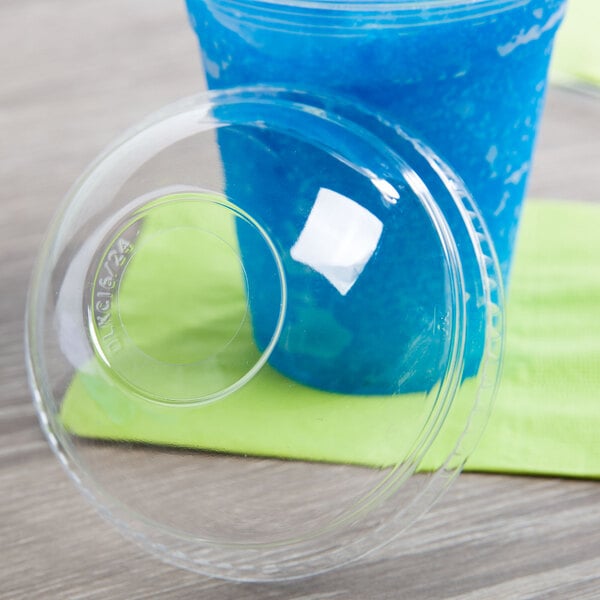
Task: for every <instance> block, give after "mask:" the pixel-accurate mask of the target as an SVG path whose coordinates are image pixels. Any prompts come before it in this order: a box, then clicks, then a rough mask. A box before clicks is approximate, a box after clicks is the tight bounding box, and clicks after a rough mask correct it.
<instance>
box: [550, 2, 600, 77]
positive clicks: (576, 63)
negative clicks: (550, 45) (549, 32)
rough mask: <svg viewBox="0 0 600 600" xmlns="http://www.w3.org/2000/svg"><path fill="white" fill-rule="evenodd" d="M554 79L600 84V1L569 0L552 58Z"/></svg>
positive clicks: (552, 75)
mask: <svg viewBox="0 0 600 600" xmlns="http://www.w3.org/2000/svg"><path fill="white" fill-rule="evenodd" d="M551 80H552V81H554V82H557V83H565V84H573V83H578V82H579V83H583V84H587V85H596V86H597V85H600V2H598V0H568V3H567V12H566V17H565V20H564V22H563V24H562V25H561V27H560V29H559V32H558V35H557V37H556V43H555V46H554V54H553V58H552V69H551Z"/></svg>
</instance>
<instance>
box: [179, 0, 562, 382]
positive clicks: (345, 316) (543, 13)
mask: <svg viewBox="0 0 600 600" xmlns="http://www.w3.org/2000/svg"><path fill="white" fill-rule="evenodd" d="M188 8H189V14H190V17H191V21H192V24H193V26H194V28H195V30H196V32H197V34H198V38H199V40H200V46H201V50H202V56H203V61H204V69H205V73H206V78H207V81H208V85H209V87H210V88H231V87H236V86H241V85H254V84H271V85H277V86H282V87H283V88H286V89H291V90H296V91H298V90H313V91H314V90H316V93H319V94H323V95H325V96H327V95H330V96H333V97H335V98H338V99H339V98H341V99H344V100H345V101H346V102H348V103H350V104H352V103H356V104H360V105H363V106H365V107H367V109H368V110H369V111H371V113H372V114H374V115H375V116H376V117H377V118H379V119H380V120H382V121H386V122H388V123H390V124H391V125H392V126H396V127H398V128H399V129H400V130H402V131H407V132H408V133H409V135H410V136H412V137H414V139H416V140H418V143H419V144H422V145H424V146H428V147H430V148H432V149H433V151H434V152H435V154H437V156H439V157H442V159H443V160H444V161H445V162H446V163H447V164H448V165H449V166H450V168H451V169H452V171H453V174H452V175H451V178H456V179H460V180H462V182H464V185H465V187H466V189H467V190H469V191H470V194H471V195H472V197H473V198H474V201H475V204H476V205H477V207H478V209H479V210H480V211H481V214H482V216H483V220H484V223H485V226H486V227H487V229H488V231H489V232H490V235H491V238H492V241H493V245H494V247H495V252H496V254H497V256H498V259H499V262H500V265H501V271H502V274H503V278H504V281H505V282H506V281H507V280H508V277H509V271H510V264H511V257H512V252H513V248H514V245H515V238H516V234H517V230H518V223H519V215H520V213H521V207H522V203H523V199H524V195H525V192H526V187H527V179H528V174H529V172H530V169H531V161H532V152H533V148H534V143H535V138H536V132H537V128H538V123H539V120H540V116H541V113H542V109H543V104H544V92H545V89H546V80H547V71H548V63H549V59H550V55H551V50H552V44H553V39H554V34H555V32H556V30H557V28H558V25H559V23H560V22H561V19H562V17H563V13H564V10H565V2H564V0H478V1H475V2H473V1H468V2H466V1H464V0H447V1H446V0H437V1H432V0H428V1H422V0H405V1H396V2H382V3H378V2H375V3H369V2H345V3H338V2H327V1H316V2H314V1H312V2H309V1H299V2H285V1H269V0H267V1H252V0H241V1H240V0H235V1H230V0H207V1H205V0H188ZM325 107H327V103H326V102H325ZM325 110H327V108H325ZM359 124H361V125H364V126H365V127H367V128H369V127H372V125H371V124H369V123H366V122H364V120H363V121H360V118H359ZM385 141H386V143H388V144H389V146H390V147H391V148H397V147H398V142H397V141H396V140H395V139H394V136H393V133H392V135H388V137H387V138H386V139H385ZM219 143H220V149H221V156H222V160H223V166H224V171H225V175H226V182H227V190H228V196H230V197H231V198H232V199H233V201H234V202H235V203H236V204H238V205H240V206H242V207H243V208H244V209H246V210H248V211H249V212H250V213H251V214H254V215H255V216H256V217H257V218H259V220H263V221H265V226H266V227H267V228H268V229H269V230H270V231H271V232H272V236H273V238H274V239H281V238H285V237H286V232H288V231H289V230H294V231H297V230H298V228H299V226H300V224H299V223H298V218H299V217H298V215H297V211H296V210H295V207H299V206H310V205H312V203H314V202H315V199H316V198H317V197H318V194H319V183H318V182H319V181H320V177H321V173H322V172H323V169H324V168H326V167H325V165H324V164H323V161H322V157H321V156H319V155H318V153H315V154H314V155H310V154H307V153H302V154H299V153H298V152H297V151H296V150H297V149H296V141H295V140H294V139H291V138H285V137H283V136H279V137H277V136H274V135H273V133H272V132H271V131H265V132H264V133H260V132H259V133H258V134H256V133H255V134H253V135H252V136H248V137H244V136H240V135H237V136H235V135H231V132H229V131H227V132H224V133H223V134H221V135H220V136H219ZM323 143H324V144H326V143H327V140H324V141H323ZM327 168H331V170H332V171H333V172H334V173H335V172H336V169H337V177H336V175H335V174H334V175H333V176H332V177H331V178H330V179H331V182H332V183H331V187H332V189H333V190H334V191H336V192H339V193H341V195H343V196H349V197H352V195H353V190H352V185H353V184H352V183H350V182H349V180H348V178H347V174H346V173H344V170H343V168H341V167H339V166H338V167H336V166H332V165H328V166H327ZM424 183H425V185H429V184H430V181H428V180H425V181H424ZM461 185H462V184H461ZM401 201H402V199H401V198H400V202H401ZM338 209H339V211H340V213H339V214H340V215H341V214H342V213H343V212H344V209H343V207H342V206H341V205H340V206H339V207H338ZM332 210H333V209H332ZM300 212H301V211H300ZM339 226H340V227H341V228H344V227H347V226H348V225H347V224H346V225H344V224H343V223H342V222H341V220H340V223H339ZM422 227H423V226H422V225H419V224H418V223H414V224H413V226H412V227H411V229H410V231H404V232H401V233H400V232H399V233H398V234H397V235H398V239H397V248H398V252H397V256H396V257H395V258H394V260H395V261H396V264H395V266H394V268H390V269H388V270H385V271H384V270H381V271H380V276H381V277H385V281H384V280H379V281H373V282H372V287H373V289H376V290H377V292H376V293H374V294H372V295H371V296H368V297H365V298H363V299H361V300H357V301H356V302H353V303H350V302H348V301H346V302H345V303H344V304H343V305H340V304H341V303H340V302H339V299H340V298H339V297H340V294H346V293H347V294H351V293H352V290H345V291H343V292H342V291H340V289H338V288H337V287H336V284H335V282H333V285H323V281H324V279H323V277H325V279H327V277H328V275H327V273H326V274H325V275H323V272H322V269H321V272H319V267H318V266H317V263H318V262H319V260H318V258H315V259H314V260H312V262H311V260H310V259H308V260H304V263H303V264H305V265H306V264H308V267H309V269H308V271H310V272H307V271H306V270H305V271H303V272H301V273H298V269H296V268H294V265H297V263H298V262H300V263H302V261H303V257H302V256H298V255H299V254H301V252H298V248H299V246H295V245H294V244H295V241H294V240H289V242H290V243H288V246H289V247H292V248H295V250H296V256H294V253H293V252H292V253H287V254H284V256H283V259H284V262H287V263H288V264H289V265H290V268H289V271H290V273H292V275H291V276H290V278H289V281H288V291H289V297H290V300H291V301H290V304H289V306H290V313H289V315H288V324H290V327H288V329H287V334H286V335H284V339H286V340H287V342H288V343H287V344H286V345H280V346H279V348H277V349H276V350H275V352H274V353H273V356H272V357H271V363H272V364H273V365H274V366H275V367H276V368H278V369H279V370H280V371H282V372H283V373H285V374H286V375H288V376H290V377H292V378H295V379H297V380H299V381H301V382H304V383H307V384H309V385H312V386H315V387H318V388H322V389H328V390H333V391H341V392H344V393H395V392H396V391H397V389H398V384H397V371H398V369H397V368H396V367H394V368H392V369H391V370H389V369H387V368H386V366H385V365H386V364H389V357H390V356H394V355H396V356H397V355H398V354H399V353H402V352H403V351H402V348H405V349H406V348H411V349H412V350H413V352H412V355H413V356H414V354H415V349H416V353H417V354H419V355H420V356H422V357H423V359H424V360H423V363H428V364H429V365H431V366H430V368H428V369H423V368H420V369H414V368H413V366H412V363H411V361H410V360H407V361H406V363H405V369H404V370H405V372H406V373H408V375H407V376H406V378H405V381H404V382H403V384H402V390H403V391H413V390H420V389H428V388H430V387H431V386H432V385H433V384H434V382H435V381H437V380H438V379H439V369H438V368H437V367H436V364H437V363H438V362H439V360H438V356H437V349H436V347H435V344H431V343H430V341H427V340H425V339H424V337H426V331H427V328H428V327H429V326H431V327H434V326H435V325H434V323H433V322H432V320H431V318H430V316H427V315H423V318H422V319H412V320H410V321H408V320H405V322H404V324H403V325H402V326H400V323H399V322H397V323H396V322H394V323H392V322H390V319H392V321H393V320H394V317H391V316H390V314H389V311H387V310H386V307H388V306H389V305H390V294H392V293H393V295H394V296H404V297H406V298H414V297H415V296H418V295H419V294H424V295H427V294H431V295H433V294H435V292H432V290H431V286H434V285H435V284H434V282H433V278H434V276H435V273H434V268H433V267H431V269H428V268H427V266H426V265H425V266H424V265H423V264H422V261H418V263H417V261H414V260H413V256H414V254H415V253H421V254H422V253H423V251H424V249H423V247H422V242H423V240H424V239H425V237H426V236H425V235H424V231H423V229H422ZM330 233H331V235H332V236H334V237H335V235H337V234H336V233H335V232H333V231H332V232H330ZM302 241H303V240H300V250H301V249H302V247H303V244H302ZM240 243H241V247H242V253H243V254H244V255H251V254H252V252H253V249H252V247H250V246H246V245H245V244H244V241H243V239H242V240H240ZM304 258H306V257H304ZM390 260H391V259H390ZM416 264H418V270H416V267H415V265H416ZM473 268H475V267H473ZM311 269H312V270H311ZM407 273H410V276H408V277H407V276H406V274H407ZM296 274H297V276H296ZM464 276H465V278H467V279H472V278H475V277H476V273H475V272H474V271H470V270H468V269H467V270H466V271H465V273H464ZM329 283H332V282H331V278H329ZM383 290H393V292H390V294H388V293H387V292H385V291H383ZM350 304H352V307H351V309H348V308H347V307H348V306H349V305H350ZM317 305H318V306H320V307H323V306H327V307H329V309H328V311H327V313H323V312H322V311H320V312H317V311H311V307H312V306H317ZM292 307H296V308H297V310H295V309H294V308H292ZM469 310H470V311H471V312H476V311H477V299H476V298H472V299H471V301H470V306H469ZM251 311H252V315H253V322H254V327H255V333H256V337H257V341H258V343H259V345H262V346H264V345H266V343H267V341H268V331H270V324H269V320H268V318H267V315H265V314H263V313H264V311H262V310H261V307H260V305H259V304H254V305H253V306H251ZM395 318H396V319H397V320H398V321H400V320H401V319H402V318H403V316H402V315H399V314H397V315H396V317H395ZM476 321H477V319H476V317H474V318H473V319H472V322H476ZM263 322H264V323H265V325H264V326H263ZM388 325H389V326H388ZM263 329H264V330H265V333H264V334H262V333H261V332H262V330H263ZM399 329H400V330H402V331H403V332H404V333H403V335H402V336H400V337H399V336H398V335H397V331H398V330H399ZM475 329H477V326H475ZM392 331H393V332H394V333H393V334H391V333H390V332H392ZM470 344H471V346H472V348H471V350H470V351H469V353H468V357H467V368H466V374H467V375H469V374H473V373H474V372H476V371H477V369H478V367H479V362H480V357H481V343H479V342H478V335H477V332H476V331H475V332H473V335H472V337H471V340H470ZM324 358H326V360H324Z"/></svg>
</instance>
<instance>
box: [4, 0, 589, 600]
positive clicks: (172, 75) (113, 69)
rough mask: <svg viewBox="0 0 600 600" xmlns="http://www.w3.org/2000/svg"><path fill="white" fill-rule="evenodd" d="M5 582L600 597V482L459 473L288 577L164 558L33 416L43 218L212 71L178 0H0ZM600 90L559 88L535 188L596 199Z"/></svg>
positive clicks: (238, 595)
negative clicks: (31, 284) (319, 565)
mask: <svg viewBox="0 0 600 600" xmlns="http://www.w3.org/2000/svg"><path fill="white" fill-rule="evenodd" d="M0 74H1V79H0V81H1V83H0V203H1V204H0V290H1V293H0V340H1V344H0V492H1V496H0V498H1V500H2V501H1V503H0V598H10V599H18V598H28V599H29V598H48V599H52V598H60V599H64V598H82V599H83V598H86V599H102V598H127V599H138V598H139V599H141V598H158V597H165V598H181V599H187V598H190V599H191V598H203V599H206V600H210V599H213V598H214V599H217V598H218V599H220V600H228V599H231V600H234V599H235V600H246V599H248V600H251V599H254V600H259V599H261V600H262V599H271V598H278V599H279V598H283V599H290V600H291V599H293V600H325V599H338V598H340V599H365V598H369V599H379V598H390V599H402V598H407V599H411V600H412V599H419V598H427V599H433V598H455V599H458V598H462V599H478V600H479V599H487V598H549V599H555V598H556V599H559V598H560V599H563V598H578V599H586V598H590V599H591V598H599V597H600V484H598V483H596V482H590V481H569V480H560V479H542V478H525V477H521V478H520V477H503V476H496V475H494V476H492V475H475V474H469V475H463V476H461V478H460V479H459V481H458V482H457V483H456V484H455V485H454V487H453V488H452V489H451V490H450V492H449V493H448V494H447V495H446V496H445V497H444V498H443V500H441V501H440V502H439V503H438V504H437V505H436V506H435V507H434V509H433V510H432V511H430V512H429V513H428V514H427V515H426V516H425V517H423V518H422V519H421V520H420V521H419V523H417V524H416V525H415V526H414V527H412V528H411V529H410V531H409V532H408V533H407V534H406V535H405V536H403V537H402V538H400V539H398V540H397V541H396V542H395V543H393V544H391V545H389V546H388V547H386V548H385V549H383V550H381V551H379V552H378V553H376V554H373V555H371V556H369V557H368V558H367V559H365V560H363V561H361V562H360V563H358V564H356V565H353V566H351V567H347V568H343V569H340V570H337V571H334V572H331V573H328V574H325V575H321V576H319V577H315V578H311V579H306V580H301V581H296V582H293V583H289V584H271V585H253V584H233V583H228V582H223V581H218V580H213V579H208V578H206V577H202V576H199V575H197V574H194V573H189V572H186V571H182V570H178V569H175V568H173V567H171V566H169V565H166V564H163V563H160V562H158V561H157V560H156V559H154V558H152V557H150V556H148V555H147V554H146V553H145V552H144V551H142V550H140V549H138V548H137V547H136V546H134V545H133V544H132V543H130V542H128V541H125V540H124V539H123V538H121V536H120V535H119V534H118V533H117V532H116V531H115V530H114V529H113V528H112V527H111V526H109V525H108V524H106V523H105V522H104V521H103V520H101V519H100V518H99V517H98V515H97V514H96V513H95V512H94V511H93V510H92V509H91V508H90V507H89V506H88V505H87V504H86V502H85V501H84V499H83V498H82V497H80V495H79V494H78V493H77V491H76V489H75V488H74V486H73V485H72V484H71V483H70V481H69V480H68V479H67V477H66V476H65V474H64V473H63V472H62V470H61V467H60V466H59V464H58V462H57V461H56V459H55V458H54V456H53V455H52V454H51V452H50V450H49V449H48V446H47V444H46V442H45V440H44V439H43V437H42V434H41V432H40V430H39V427H38V424H37V419H36V416H35V413H34V410H33V408H32V405H31V401H30V396H29V391H28V389H27V384H26V376H25V368H24V359H23V342H22V339H23V334H22V330H23V311H24V303H25V296H26V288H27V282H28V278H29V273H30V271H31V267H32V264H33V260H34V257H35V255H36V252H37V248H38V247H39V244H40V241H41V236H42V234H43V232H44V230H45V229H46V228H47V226H48V222H49V220H50V218H51V215H52V214H53V212H54V211H55V210H56V207H57V206H58V204H59V202H60V200H61V198H62V197H63V196H64V195H65V194H66V192H67V190H68V188H69V186H70V185H71V183H72V182H73V181H74V180H75V178H76V177H77V176H78V175H79V173H80V172H81V171H82V170H83V169H84V167H85V166H86V164H87V163H88V162H89V161H90V160H91V159H92V158H93V157H94V156H95V155H96V154H97V153H98V152H99V151H100V150H101V149H102V147H103V146H104V145H106V144H107V143H108V142H109V141H110V140H111V139H112V138H113V137H114V136H115V135H117V134H118V133H119V132H121V131H122V130H123V129H124V128H126V127H127V126H129V125H131V124H133V123H135V122H136V121H137V120H139V119H140V118H142V117H143V116H145V115H146V114H147V113H149V112H151V111H152V110H154V109H157V108H159V107H160V106H162V105H164V104H166V103H168V102H170V101H173V100H175V99H177V98H178V97H180V96H183V95H187V94H190V93H193V92H195V91H197V90H199V89H200V88H201V87H202V81H201V77H200V65H199V59H198V55H197V51H196V41H195V39H194V37H193V35H192V33H191V30H190V29H189V27H188V25H187V21H186V15H185V11H184V6H183V3H182V2H180V1H177V2H173V1H172V0H153V2H147V1H145V0H102V1H100V0H87V1H86V2H74V1H73V0H71V1H67V0H23V1H20V0H3V2H2V3H1V4H0ZM599 162H600V100H599V99H598V98H593V97H591V96H583V95H579V94H575V93H572V92H568V91H564V90H552V91H551V93H550V94H549V98H548V107H547V114H546V119H545V122H544V127H543V130H542V133H541V136H540V140H539V152H538V155H537V162H536V165H535V169H534V176H533V181H532V185H531V194H532V195H534V196H544V197H554V198H578V199H581V200H586V201H598V200H600V191H599V190H600V169H598V167H597V165H598V164H599Z"/></svg>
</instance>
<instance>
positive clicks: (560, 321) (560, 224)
mask: <svg viewBox="0 0 600 600" xmlns="http://www.w3.org/2000/svg"><path fill="white" fill-rule="evenodd" d="M599 231H600V204H592V203H588V204H584V203H575V202H536V201H532V202H530V203H528V204H526V208H525V211H524V215H523V222H522V228H521V232H520V237H519V241H518V244H517V249H516V255H515V262H514V269H513V274H512V281H511V285H510V300H509V302H508V316H507V320H508V335H507V339H506V355H505V363H504V374H503V377H502V381H501V384H500V390H499V394H498V398H497V401H496V405H495V407H494V410H493V412H492V416H491V419H490V422H489V425H488V427H487V429H486V431H485V433H484V435H483V439H482V441H481V443H480V445H479V447H478V448H477V450H476V451H475V453H474V455H473V456H472V457H471V459H470V461H469V463H468V468H469V469H473V470H482V471H499V472H516V473H537V474H550V475H564V476H574V477H600V434H599V432H600V258H599V257H600V235H599V233H598V232H599Z"/></svg>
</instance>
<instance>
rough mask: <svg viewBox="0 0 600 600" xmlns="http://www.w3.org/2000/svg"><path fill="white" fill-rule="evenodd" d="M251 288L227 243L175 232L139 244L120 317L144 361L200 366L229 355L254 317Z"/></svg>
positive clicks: (206, 234) (123, 283)
mask: <svg viewBox="0 0 600 600" xmlns="http://www.w3.org/2000/svg"><path fill="white" fill-rule="evenodd" d="M224 273H226V274H227V275H228V276H227V277H224V276H223V274H224ZM245 289H246V279H245V273H244V269H243V266H242V264H241V262H240V258H239V255H238V253H237V251H236V249H235V248H234V247H232V245H231V244H230V243H229V242H227V241H226V240H224V239H222V238H221V237H220V236H219V235H217V234H215V233H212V232H210V231H207V230H204V229H201V228H199V227H196V226H176V227H171V228H168V229H164V230H160V231H158V232H156V233H153V234H151V235H149V236H147V237H143V239H142V240H141V241H140V242H139V243H138V244H137V245H136V247H135V250H134V252H133V253H132V256H131V257H130V259H129V261H128V263H127V267H126V268H125V270H124V271H123V274H122V276H121V279H120V284H119V289H118V316H119V320H120V322H121V324H122V326H123V332H124V334H125V335H126V336H127V338H128V339H129V341H130V342H131V344H133V346H135V347H136V348H138V349H139V350H140V351H141V352H143V353H144V354H145V355H146V356H148V357H150V358H153V359H154V360H156V361H159V362H161V363H166V364H173V365H183V364H191V363H196V362H200V361H202V360H205V359H207V358H209V357H211V356H214V355H216V354H219V353H220V352H223V351H226V348H227V346H229V344H230V343H231V341H232V340H233V339H234V338H235V337H236V336H237V335H238V333H239V332H240V329H241V327H242V326H243V324H244V321H245V320H246V319H247V312H248V308H247V301H246V293H245ZM140 299H145V302H140Z"/></svg>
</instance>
